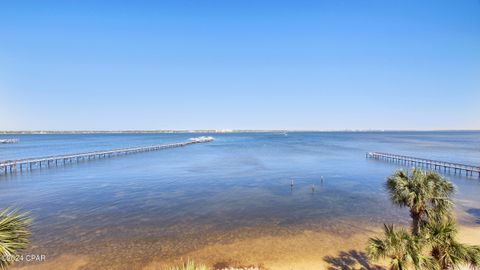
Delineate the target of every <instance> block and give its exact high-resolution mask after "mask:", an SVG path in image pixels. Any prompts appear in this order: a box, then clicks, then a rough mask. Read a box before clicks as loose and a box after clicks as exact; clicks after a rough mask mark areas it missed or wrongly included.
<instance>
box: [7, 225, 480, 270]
mask: <svg viewBox="0 0 480 270" xmlns="http://www.w3.org/2000/svg"><path fill="white" fill-rule="evenodd" d="M338 229H339V233H332V232H322V231H311V230H305V231H303V232H301V233H294V234H290V233H288V232H284V233H282V234H280V235H276V236H261V237H252V238H249V237H245V238H242V239H241V240H233V241H219V242H225V243H222V244H219V243H215V244H211V245H207V246H204V247H201V248H199V249H196V250H194V251H192V252H188V253H185V254H183V255H182V256H181V257H180V258H181V259H180V258H177V259H168V258H167V259H165V258H162V257H161V256H158V257H153V258H152V259H151V261H143V262H132V264H131V265H124V264H122V263H120V262H119V261H118V260H115V259H114V258H112V261H110V263H109V264H104V263H105V262H106V261H104V262H103V263H99V262H98V261H96V260H98V259H99V257H98V256H78V255H73V254H63V255H61V256H59V257H57V258H54V259H53V260H47V262H45V263H40V264H34V265H25V266H22V267H13V268H12V269H16V270H30V269H31V270H47V269H59V270H77V269H78V270H79V269H142V270H156V269H164V267H166V266H168V265H172V264H174V263H178V262H180V261H181V260H186V259H192V260H194V261H196V262H200V263H204V264H206V265H208V266H210V267H212V269H222V268H224V267H227V266H233V267H247V266H255V267H258V268H260V269H271V270H292V269H295V270H311V269H330V270H336V269H338V270H340V269H342V270H345V269H347V270H356V269H385V263H382V262H371V261H369V260H368V259H367V257H366V255H365V253H364V250H365V246H366V243H367V241H368V238H369V237H372V236H375V235H378V234H380V233H381V228H380V227H378V228H377V227H366V228H365V229H363V230H357V232H354V233H350V232H348V231H350V229H349V228H346V227H345V228H341V226H340V227H339V228H338ZM342 229H345V230H346V231H344V232H342ZM237 233H238V234H249V233H252V232H249V231H243V232H237ZM459 236H460V237H459V238H460V240H461V241H462V242H464V243H469V244H476V245H480V226H465V225H462V226H460V235H459ZM99 255H100V256H115V255H114V254H103V255H102V254H99ZM99 267H101V268H99Z"/></svg>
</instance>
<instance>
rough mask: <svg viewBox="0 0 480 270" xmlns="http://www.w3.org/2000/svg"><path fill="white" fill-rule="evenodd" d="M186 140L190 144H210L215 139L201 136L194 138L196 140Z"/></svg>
mask: <svg viewBox="0 0 480 270" xmlns="http://www.w3.org/2000/svg"><path fill="white" fill-rule="evenodd" d="M188 140H189V141H191V142H211V141H213V140H215V139H214V138H213V137H211V136H201V137H196V138H190V139H188Z"/></svg>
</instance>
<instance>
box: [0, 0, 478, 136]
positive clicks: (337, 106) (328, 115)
mask: <svg viewBox="0 0 480 270" xmlns="http://www.w3.org/2000/svg"><path fill="white" fill-rule="evenodd" d="M38 129H43V130H50V129H53V130H66V129H68V130H79V129H82V130H85V129H101V130H118V129H311V130H330V129H423V130H425V129H480V1H479V0H448V1H447V0H445V1H444V0H432V1H427V0H425V1H419V0H410V1H409V0H405V1H403V0H402V1H400V0H378V1H374V0H372V1H367V0H352V1H343V0H331V1H320V0H318V1H298V0H291V1H281V0H272V1H262V0H251V1H249V0H221V1H220V0H218V1H210V0H195V1H193V0H192V1H179V0H177V1H130V2H122V1H84V0H82V1H37V0H35V1H22V0H19V1H1V2H0V130H38Z"/></svg>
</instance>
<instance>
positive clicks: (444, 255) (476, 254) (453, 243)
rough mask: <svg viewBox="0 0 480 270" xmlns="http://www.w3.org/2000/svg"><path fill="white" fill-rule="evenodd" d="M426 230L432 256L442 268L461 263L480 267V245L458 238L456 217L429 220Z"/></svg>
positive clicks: (451, 267)
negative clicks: (462, 241) (463, 242)
mask: <svg viewBox="0 0 480 270" xmlns="http://www.w3.org/2000/svg"><path fill="white" fill-rule="evenodd" d="M426 232H427V235H426V238H427V242H428V243H429V245H430V246H431V250H432V256H433V257H434V258H435V260H436V261H437V262H438V265H439V267H440V269H441V270H446V269H454V268H456V267H459V266H460V265H469V266H470V267H471V268H474V269H478V268H479V267H480V246H470V245H466V244H462V243H459V242H458V241H457V240H456V235H457V226H456V223H455V220H454V219H452V218H446V219H444V220H441V221H435V222H429V223H427V225H426Z"/></svg>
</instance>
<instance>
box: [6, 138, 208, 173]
mask: <svg viewBox="0 0 480 270" xmlns="http://www.w3.org/2000/svg"><path fill="white" fill-rule="evenodd" d="M213 140H214V139H213V138H212V137H200V138H194V139H190V140H189V141H186V142H180V143H172V144H157V145H150V146H142V147H130V148H121V149H113V150H106V151H93V152H84V153H76V154H68V155H56V156H47V157H37V158H25V159H17V160H5V161H0V175H1V174H9V173H10V174H13V173H16V172H18V171H20V172H22V171H29V170H33V169H37V168H42V165H43V167H45V168H49V167H55V166H61V165H65V164H67V163H75V162H79V161H85V160H93V159H101V158H108V157H113V156H120V155H128V154H134V153H140V152H150V151H157V150H163V149H168V148H176V147H183V146H187V145H190V144H196V143H205V142H211V141H213Z"/></svg>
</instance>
